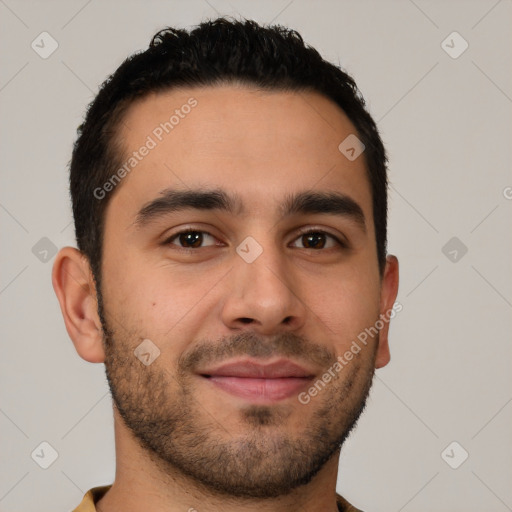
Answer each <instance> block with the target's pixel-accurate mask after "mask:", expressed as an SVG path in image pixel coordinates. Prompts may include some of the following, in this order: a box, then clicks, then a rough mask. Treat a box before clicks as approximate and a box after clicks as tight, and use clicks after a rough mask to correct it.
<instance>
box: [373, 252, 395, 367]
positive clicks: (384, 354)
mask: <svg viewBox="0 0 512 512" xmlns="http://www.w3.org/2000/svg"><path fill="white" fill-rule="evenodd" d="M398 281H399V276H398V259H397V258H396V256H393V255H389V256H387V257H386V267H385V269H384V276H383V277H382V283H381V291H380V318H381V319H382V321H383V323H384V325H383V327H382V329H380V331H379V346H378V349H377V356H376V359H375V368H382V367H383V366H386V365H387V364H388V363H389V361H390V359H391V355H390V352H389V338H388V334H389V322H390V315H392V313H393V312H394V309H393V305H394V304H395V300H396V296H397V294H398Z"/></svg>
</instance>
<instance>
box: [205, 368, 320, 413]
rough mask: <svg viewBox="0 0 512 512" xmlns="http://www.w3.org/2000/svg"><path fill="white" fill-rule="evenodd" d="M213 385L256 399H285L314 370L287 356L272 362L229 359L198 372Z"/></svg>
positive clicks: (302, 383) (296, 389) (268, 400)
mask: <svg viewBox="0 0 512 512" xmlns="http://www.w3.org/2000/svg"><path fill="white" fill-rule="evenodd" d="M199 374H200V376H201V377H203V378H205V379H207V381H208V382H210V383H211V384H212V385H214V386H216V387H218V388H220V389H222V390H223V391H226V392H227V393H229V394H231V395H234V396H238V397H241V398H244V399H246V400H250V401H252V402H256V403H268V402H276V401H279V400H284V399H286V398H289V397H291V396H295V395H297V394H298V393H299V392H300V390H301V389H303V388H305V387H306V386H307V385H309V383H310V382H311V380H312V379H313V377H314V373H313V372H311V371H310V370H308V369H306V368H304V367H302V366H300V365H299V364H297V363H294V362H293V361H291V360H289V359H278V360H277V361H273V362H271V363H262V362H258V361H254V360H238V361H232V362H228V363H225V364H222V365H220V366H217V367H215V368H210V369H206V370H203V371H201V372H199Z"/></svg>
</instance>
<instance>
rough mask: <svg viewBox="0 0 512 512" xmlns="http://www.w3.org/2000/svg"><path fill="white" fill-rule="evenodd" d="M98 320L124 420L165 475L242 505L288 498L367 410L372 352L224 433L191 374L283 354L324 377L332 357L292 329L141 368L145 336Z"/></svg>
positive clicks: (209, 344) (212, 344) (210, 344)
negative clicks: (294, 417) (292, 424)
mask: <svg viewBox="0 0 512 512" xmlns="http://www.w3.org/2000/svg"><path fill="white" fill-rule="evenodd" d="M100 318H101V319H102V323H103V324H104V325H103V330H104V346H105V369H106V375H107V380H108V383H109V386H110V390H111V393H112V398H113V401H114V405H115V407H116V408H117V410H118V411H119V414H120V416H121V418H122V420H123V422H124V424H125V425H126V427H127V428H128V429H129V430H130V431H131V432H132V434H133V436H134V438H135V439H136V440H137V441H138V443H139V444H140V446H141V447H142V448H143V449H144V450H145V451H146V453H147V454H148V456H149V458H150V459H151V460H152V461H153V463H154V464H155V465H156V466H157V467H158V468H159V470H160V471H161V472H162V474H163V475H169V476H171V475H175V474H176V473H179V474H180V475H181V476H183V477H185V478H186V479H190V480H192V481H193V482H194V484H195V485H197V486H198V487H200V488H202V489H203V490H204V491H205V492H207V493H210V494H214V495H221V496H226V497H227V496H230V497H232V498H246V499H248V498H257V499H264V498H276V497H278V496H284V495H287V494H289V493H290V492H292V491H293V490H295V489H297V488H298V487H300V486H303V485H305V484H307V483H309V482H310V481H311V480H312V479H313V477H314V476H315V475H316V474H317V473H318V472H319V471H320V469H321V468H322V467H323V466H324V465H325V464H326V463H327V462H328V461H329V460H330V459H331V458H332V457H334V456H336V454H338V453H339V450H340V449H341V446H342V444H343V442H344V441H345V439H346V438H347V436H348V435H349V433H350V432H351V430H352V429H353V428H354V426H355V424H356V422H357V420H358V418H359V417H360V415H361V413H362V412H363V410H364V409H365V406H366V400H367V397H368V394H369V391H370V388H371V385H372V380H373V375H374V360H375V351H374V349H373V348H370V347H369V346H368V347H365V348H366V350H368V351H372V353H371V354H369V353H368V354H367V357H366V358H364V357H356V358H354V359H353V360H352V361H351V362H350V364H347V365H346V366H344V367H343V368H342V370H341V371H340V372H339V375H338V378H336V379H333V380H332V381H331V382H329V383H328V384H326V386H325V388H324V389H322V391H320V392H319V393H318V396H317V397H314V398H312V399H311V401H310V403H309V404H307V405H302V404H299V402H298V401H297V403H296V404H294V406H293V407H289V406H288V407H284V406H278V405H276V404H273V405H256V404H248V405H247V406H246V407H243V408H240V409H239V410H238V414H239V417H240V424H241V425H242V426H243V428H242V429H239V430H238V431H237V432H228V431H227V429H226V428H225V426H223V425H222V422H220V421H219V420H218V419H217V418H216V417H215V414H212V413H211V412H210V411H208V410H207V409H206V408H205V407H204V406H203V405H202V404H201V403H200V400H198V396H197V389H196V387H195V386H194V385H193V382H192V380H193V379H192V376H193V372H194V370H195V369H197V368H201V367H205V365H206V364H211V363H215V362H220V361H224V360H227V359H229V358H232V357H236V356H251V357H271V356H283V357H294V358H295V359H300V360H303V361H311V362H314V363H316V364H317V365H318V366H320V367H322V368H325V371H326V370H327V369H328V368H329V367H331V366H332V365H333V364H334V363H335V361H336V356H335V354H334V353H333V352H330V351H329V350H328V349H326V348H325V347H324V346H322V345H320V344H315V343H312V342H311V341H309V340H307V339H305V338H303V337H301V336H298V335H296V334H294V333H291V332H285V333H280V334H277V335H275V336H271V337H269V336H265V337H263V336H261V335H259V334H257V333H255V332H253V331H245V332H242V333H240V334H237V335H234V336H232V337H226V338H221V339H220V340H205V341H202V342H200V343H195V344H193V346H192V347H191V349H190V350H188V351H185V352H184V353H183V354H182V355H181V356H180V358H179V359H178V361H177V363H176V365H175V367H173V366H172V365H170V364H167V365H166V364H162V361H164V360H165V359H164V357H162V356H161V357H160V358H159V359H157V360H155V362H153V363H152V364H151V365H149V366H144V365H143V364H142V363H141V362H140V361H139V360H138V359H137V358H136V357H135V356H134V354H133V350H134V348H135V347H136V346H137V345H138V344H139V343H140V342H141V341H142V339H143V338H142V337H141V336H140V335H137V334H136V333H133V332H128V331H126V330H125V331H123V332H120V331H119V330H118V331H114V330H113V329H112V328H111V327H110V326H109V325H107V321H106V318H105V315H104V314H103V312H101V314H100ZM167 342H168V343H172V340H167ZM377 342H378V340H376V343H377ZM375 346H377V345H375ZM161 348H162V350H163V351H164V350H165V349H164V345H163V344H161ZM162 355H164V354H163V353H162ZM318 378H321V375H320V376H318ZM301 407H304V408H306V407H314V408H315V412H314V414H310V415H309V416H307V417H308V418H310V420H309V423H307V424H305V425H304V426H303V427H302V429H301V431H300V432H298V433H294V434H293V435H292V434H291V433H290V432H288V431H287V419H288V418H289V417H290V415H291V414H294V413H295V414H297V408H301ZM300 413H301V410H300V409H299V414H300ZM237 424H238V423H237Z"/></svg>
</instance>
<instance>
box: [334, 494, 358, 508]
mask: <svg viewBox="0 0 512 512" xmlns="http://www.w3.org/2000/svg"><path fill="white" fill-rule="evenodd" d="M336 503H337V504H338V510H339V511H340V512H363V511H362V510H359V509H358V508H356V507H354V505H351V504H350V503H349V502H348V501H347V500H346V499H345V498H344V497H343V496H340V495H339V494H336Z"/></svg>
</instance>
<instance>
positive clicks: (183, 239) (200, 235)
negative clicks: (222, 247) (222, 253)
mask: <svg viewBox="0 0 512 512" xmlns="http://www.w3.org/2000/svg"><path fill="white" fill-rule="evenodd" d="M208 239H210V240H212V241H213V243H210V244H207V245H215V239H214V237H213V236H212V235H210V233H207V232H206V231H193V230H187V231H181V232H179V233H176V234H175V235H173V236H172V237H171V238H169V239H168V240H167V241H166V242H165V243H166V244H170V245H178V247H181V248H183V249H199V248H201V247H202V246H203V242H205V240H208ZM174 241H177V242H178V243H174Z"/></svg>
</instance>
